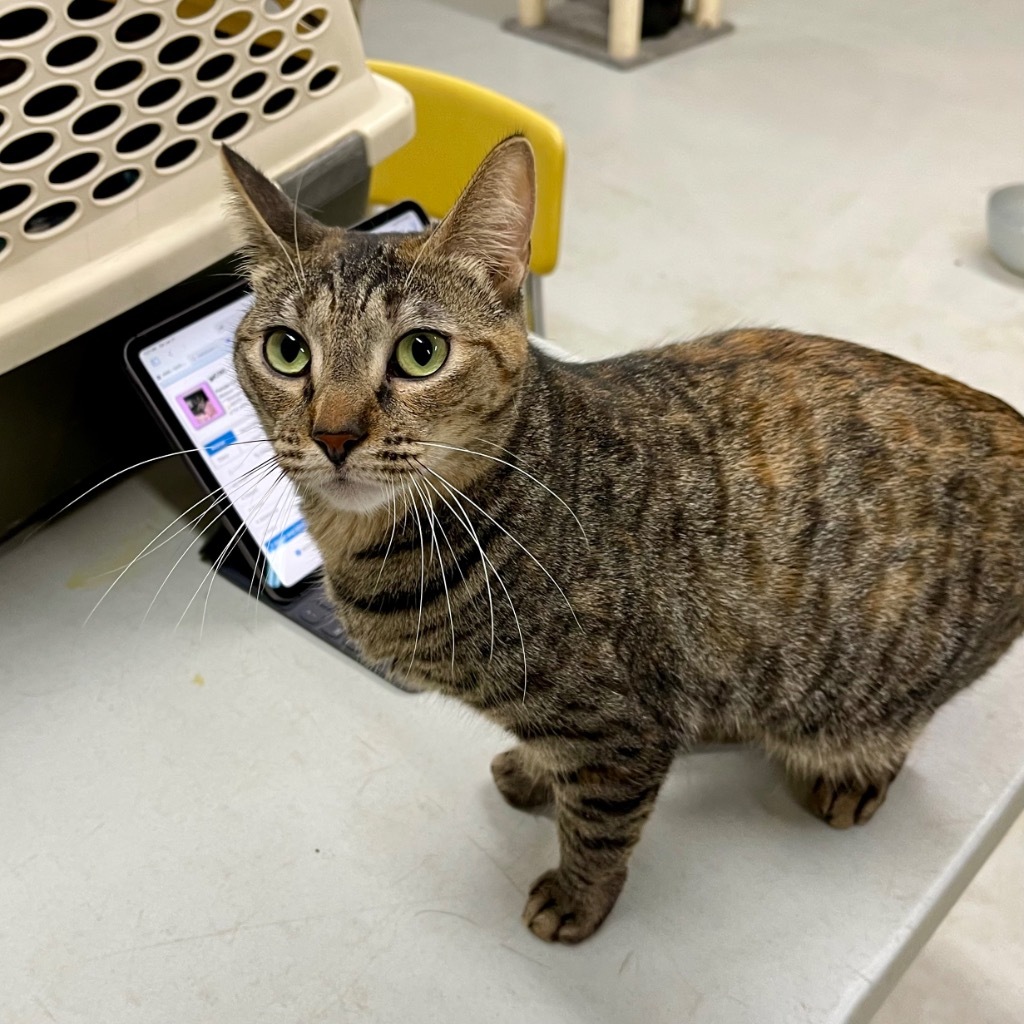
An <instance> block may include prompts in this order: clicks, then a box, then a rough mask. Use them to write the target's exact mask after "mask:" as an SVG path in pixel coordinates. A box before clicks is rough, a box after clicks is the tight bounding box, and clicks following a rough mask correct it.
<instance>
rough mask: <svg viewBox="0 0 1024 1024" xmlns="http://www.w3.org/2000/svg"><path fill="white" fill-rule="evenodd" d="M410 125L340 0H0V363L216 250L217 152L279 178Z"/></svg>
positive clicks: (16, 360)
mask: <svg viewBox="0 0 1024 1024" xmlns="http://www.w3.org/2000/svg"><path fill="white" fill-rule="evenodd" d="M353 132H357V133H358V134H359V136H361V138H362V140H363V142H364V145H365V151H366V157H367V161H368V163H369V164H370V165H373V164H376V163H378V162H379V161H380V160H382V159H383V158H384V157H385V156H387V155H388V154H389V153H391V152H393V151H394V150H395V149H397V148H398V147H399V146H400V145H402V144H403V143H404V142H405V141H407V139H408V138H410V137H411V135H412V132H413V109H412V102H411V99H410V97H409V96H408V94H407V93H406V92H405V91H404V90H402V89H401V88H400V87H398V86H396V85H395V84H394V83H392V82H389V81H387V80H385V79H382V78H378V77H376V76H374V75H371V74H370V73H369V71H368V70H367V69H366V66H365V63H364V56H363V50H362V43H361V40H360V37H359V31H358V27H357V25H356V21H355V18H354V17H353V14H352V9H351V7H350V5H349V3H348V0H248V2H241V0H13V2H12V0H0V373H2V372H5V371H6V370H9V369H11V368H12V367H14V366H17V365H19V364H20V363H23V362H26V361H27V360H29V359H31V358H33V357H34V356H37V355H39V354H41V353H42V352H46V351H48V350H49V349H52V348H55V347H56V346H58V345H60V344H63V343H64V342H65V341H68V340H69V339H71V338H73V337H76V336H77V335H79V334H82V333H83V332H84V331H87V330H90V329H91V328H94V327H96V326H98V325H99V324H102V323H104V322H105V321H106V320H108V319H110V318H111V317H113V316H115V315H117V314H119V313H122V312H124V311H125V310H127V309H130V308H131V307H132V306H134V305H136V304H137V303H139V302H141V301H143V300H145V299H147V298H150V297H152V296H153V295H156V294H158V293H159V292H161V291H163V290H165V289H166V288H168V287H170V286H172V285H173V284H175V283H176V282H178V281H180V280H182V279H183V278H185V277H188V276H189V275H191V274H193V273H195V272H196V271H198V270H200V269H202V268H203V267H205V266H208V265H209V264H211V263H213V262H215V261H216V260H218V259H220V258H222V257H224V256H226V255H227V254H228V253H229V252H230V251H231V249H232V247H233V246H232V235H231V232H230V227H229V224H228V222H227V219H226V217H225V211H224V199H223V189H222V172H221V169H220V162H219V157H218V149H219V146H220V144H221V143H222V142H228V143H230V144H231V145H232V146H237V147H238V149H239V150H240V151H241V152H242V153H244V154H245V156H246V157H247V158H249V159H250V160H252V161H253V162H254V163H255V164H257V165H258V166H259V167H261V168H262V169H263V170H265V171H267V172H268V173H269V174H270V175H271V176H273V177H277V178H280V177H282V176H285V175H287V174H288V173H289V172H290V171H294V170H295V169H297V168H299V167H302V166H303V165H305V164H306V163H308V162H309V161H310V160H311V159H313V158H314V157H316V156H317V155H318V154H321V153H323V152H324V151H326V150H328V149H331V148H332V147H333V146H335V145H336V144H337V143H339V141H340V140H342V139H344V138H345V137H346V136H348V135H350V134H351V133H353Z"/></svg>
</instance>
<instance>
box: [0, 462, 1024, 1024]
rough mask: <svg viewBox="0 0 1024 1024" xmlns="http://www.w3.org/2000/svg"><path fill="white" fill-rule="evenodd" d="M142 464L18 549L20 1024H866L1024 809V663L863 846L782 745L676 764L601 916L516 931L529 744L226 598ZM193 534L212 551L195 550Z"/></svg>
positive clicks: (7, 903) (926, 762) (527, 833)
mask: <svg viewBox="0 0 1024 1024" xmlns="http://www.w3.org/2000/svg"><path fill="white" fill-rule="evenodd" d="M190 493H191V491H190V486H189V483H188V481H187V480H186V479H185V478H184V476H183V471H182V470H181V469H180V468H173V467H164V468H162V469H155V470H151V471H148V472H146V473H143V474H140V475H137V476H135V477H132V478H130V479H128V480H125V481H124V482H123V483H121V484H119V485H118V486H116V487H114V488H113V489H112V490H110V491H108V492H106V493H104V494H102V495H100V496H99V497H98V498H97V499H96V500H94V501H92V502H89V503H87V504H85V505H83V506H82V507H80V508H79V509H78V510H77V511H74V512H73V513H71V514H69V515H67V516H65V517H64V518H63V519H61V520H59V521H58V522H56V523H55V524H54V525H52V526H51V527H49V528H47V529H46V530H44V531H42V532H41V533H39V534H38V535H36V536H35V537H33V538H31V539H29V540H28V541H27V542H24V543H22V542H19V541H15V542H14V543H13V544H9V545H8V546H7V547H6V548H5V549H4V550H3V551H2V552H0V572H2V575H3V579H4V607H3V627H2V630H3V650H4V659H3V660H4V670H3V676H2V682H0V778H2V779H3V782H2V784H0V821H3V822H4V841H3V843H2V844H0V906H3V907H4V908H5V910H4V914H3V916H2V918H0V1017H3V1019H5V1020H15V1021H31V1022H35V1021H49V1020H56V1021H59V1022H61V1024H64V1022H78V1021H82V1022H86V1021H95V1020H101V1019H103V1020H120V1019H124V1020H128V1019H131V1020H132V1021H135V1022H139V1024H148V1022H153V1024H156V1022H163V1021H168V1020H172V1019H173V1020H190V1021H217V1022H218V1024H235V1022H238V1024H251V1022H254V1021H260V1022H263V1021H266V1022H278V1021H279V1022H282V1024H284V1022H294V1021H296V1020H302V1021H310V1022H312V1021H319V1020H332V1021H333V1020H346V1019H358V1020H360V1021H369V1022H376V1021H381V1022H390V1021H399V1020H416V1021H451V1020H460V1021H462V1020H464V1021H474V1020H487V1021H495V1022H505V1021H508V1022H510V1024H511V1022H519V1021H522V1020H532V1021H537V1022H552V1024H556V1022H557V1024H563V1022H579V1024H604V1022H607V1024H627V1022H634V1021H635V1022H643V1024H655V1022H666V1024H667V1022H678V1021H680V1020H686V1021H692V1022H697V1024H701V1022H707V1024H741V1022H742V1024H755V1022H756V1024H775V1022H778V1024H804V1022H806V1024H823V1022H826V1021H827V1022H837V1024H838V1022H840V1021H847V1020H850V1021H855V1020H856V1021H863V1020H867V1019H868V1017H869V1015H870V1011H871V1010H872V1009H873V1008H874V1002H875V1000H876V999H877V998H880V997H881V995H883V994H884V991H885V990H886V989H887V987H888V983H889V981H890V980H892V979H893V978H894V977H895V975H896V973H898V971H897V967H898V965H899V963H900V961H901V960H902V959H903V958H906V957H909V956H910V955H912V953H913V952H914V951H915V950H916V949H917V948H918V947H919V946H920V944H921V943H922V942H923V941H924V940H925V939H926V938H927V934H928V933H929V932H930V930H931V928H932V927H934V925H935V924H936V923H937V922H938V920H939V919H940V918H941V915H942V914H943V913H944V912H945V910H946V909H947V908H948V906H949V905H950V904H951V903H952V901H953V900H954V899H955V897H956V896H957V895H958V894H959V891H960V889H961V888H962V886H963V885H964V884H966V882H967V881H968V880H969V877H970V875H971V874H972V873H973V872H974V870H976V869H977V867H978V865H979V863H980V862H981V860H982V859H983V858H984V855H985V854H987V852H988V851H989V850H990V849H991V848H992V847H993V846H994V845H995V843H996V842H997V841H998V839H999V838H1000V836H1001V835H1002V833H1003V832H1004V831H1005V829H1006V828H1007V827H1008V826H1009V824H1010V823H1011V821H1012V818H1013V816H1014V814H1015V813H1016V811H1017V810H1019V808H1020V805H1021V803H1022V797H1024V788H1022V786H1024V753H1022V750H1021V745H1020V742H1019V738H1020V736H1021V735H1024V687H1021V686H1020V684H1019V680H1020V677H1021V675H1022V671H1021V670H1022V668H1024V646H1021V645H1018V646H1017V647H1015V648H1014V649H1013V650H1012V651H1011V653H1010V654H1009V656H1008V657H1007V658H1006V659H1004V661H1003V662H1002V663H1001V664H1000V665H999V666H998V667H997V668H996V669H995V670H994V671H993V672H991V673H990V674H989V675H988V676H987V677H986V678H985V679H984V680H982V681H981V682H980V683H979V684H978V685H977V686H975V687H974V688H973V689H972V690H970V691H968V693H967V694H965V695H964V696H963V697H961V698H959V699H957V700H955V701H954V702H953V703H952V704H950V705H949V706H947V707H946V708H945V709H944V710H943V711H942V712H941V713H940V714H939V715H938V716H937V718H936V720H935V721H934V723H933V725H932V727H931V728H929V729H928V731H927V732H926V734H925V735H924V737H923V738H922V740H921V741H920V742H919V744H918V746H917V747H916V748H915V751H914V753H913V755H912V757H911V760H910V761H909V763H908V766H907V769H906V770H905V771H904V772H903V774H902V775H901V776H900V780H899V782H898V783H897V784H896V785H895V786H894V787H893V791H892V793H891V796H890V799H889V801H888V802H887V804H886V806H885V808H883V810H882V811H881V812H880V813H879V815H878V817H877V818H876V819H875V820H874V821H873V822H872V823H871V824H870V825H869V826H868V827H865V828H863V829H855V830H853V831H851V832H847V833H837V832H834V831H831V830H829V829H827V828H825V827H823V826H822V825H821V823H820V822H818V821H816V820H814V819H813V818H811V817H810V816H809V815H808V814H807V813H806V812H804V811H802V810H801V809H800V808H799V807H798V806H797V805H796V803H795V802H794V801H793V798H792V797H791V796H790V793H789V790H788V788H787V786H786V784H785V782H784V780H783V779H782V777H781V775H780V773H779V772H778V771H777V770H775V769H774V768H768V767H766V766H765V763H764V762H763V761H762V759H761V758H760V757H759V756H758V755H757V754H754V753H751V752H747V751H743V750H712V751H709V752H704V753H696V754H693V755H690V756H688V757H686V758H680V759H679V760H678V761H677V764H676V766H675V768H674V770H673V772H672V775H671V778H670V780H669V782H668V783H667V785H666V787H665V789H664V792H663V795H662V797H661V799H660V800H659V803H658V806H657V809H656V812H655V814H654V816H653V819H652V820H651V822H650V824H649V826H648V828H647V830H646V834H645V837H644V841H643V842H642V843H641V844H640V847H639V848H638V850H637V853H636V855H635V857H634V860H633V866H632V874H631V878H630V881H629V883H628V885H627V888H626V890H625V892H624V894H623V896H622V898H621V900H620V901H619V904H618V906H617V907H616V909H615V911H614V913H613V914H612V916H611V917H610V918H609V920H608V922H607V923H606V925H605V926H604V928H603V929H602V930H601V931H600V932H599V933H598V934H597V936H595V937H594V938H593V939H592V940H590V941H589V942H587V943H586V944H585V945H583V946H580V947H577V948H575V949H569V948H561V947H552V946H547V945H544V944H543V943H541V942H539V941H538V940H536V939H535V938H533V937H532V936H531V935H530V934H528V933H527V932H526V930H525V929H524V928H523V926H522V925H521V924H520V922H519V912H520V910H521V906H522V903H523V901H524V899H525V894H526V891H527V888H528V886H529V884H530V883H531V882H532V880H533V879H534V878H535V876H536V875H537V874H539V873H540V872H541V871H542V870H544V869H545V868H547V867H549V866H551V865H552V864H553V863H554V860H555V857H556V841H555V831H554V825H553V823H552V822H551V821H550V820H549V819H547V818H544V817H531V816H529V815H524V814H520V813H518V812H516V811H513V810H512V809H510V808H508V807H506V806H505V804H504V803H503V802H502V800H501V798H500V797H499V795H498V793H497V791H496V790H495V789H494V788H493V786H492V784H491V781H490V777H489V773H488V771H487V765H488V761H489V759H490V757H491V756H492V755H493V754H494V753H496V752H497V751H498V750H500V749H501V748H502V746H503V742H504V741H503V737H502V736H501V735H500V733H499V732H498V731H497V730H495V729H494V728H492V727H490V726H489V725H487V724H486V723H484V722H482V721H481V720H479V719H477V718H475V717H473V716H471V715H469V714H468V713H467V712H466V711H464V710H462V709H461V708H459V707H458V706H456V705H454V704H450V703H446V702H443V701H441V700H439V699H437V698H433V697H429V696H419V697H412V696H408V695H404V694H402V693H400V692H398V691H396V690H394V689H392V688H391V687H389V686H387V685H386V684H384V683H382V682H380V681H379V680H378V679H377V678H376V677H374V676H373V675H371V674H370V673H368V672H366V671H365V670H363V669H362V668H360V667H359V666H357V665H355V664H354V663H352V662H351V661H348V660H347V659H345V658H344V657H343V656H341V655H339V654H337V653H336V652H334V651H332V650H331V649H329V648H328V647H326V646H325V645H322V644H319V643H317V642H316V640H315V639H314V638H312V637H310V636H309V635H308V634H306V633H304V632H303V631H301V630H299V629H298V628H296V627H293V626H292V625H291V624H290V623H288V622H287V621H286V620H284V619H283V618H281V617H280V616H277V615H275V614H274V613H273V612H272V611H270V610H269V609H266V608H262V607H259V606H257V605H256V603H255V602H253V601H251V600H250V599H248V598H247V597H246V595H245V594H244V593H242V592H241V591H238V590H237V589H235V588H234V587H232V586H230V585H229V584H227V583H226V582H224V581H222V580H219V579H215V580H214V581H213V586H212V591H211V594H210V600H209V606H208V608H207V612H206V622H205V627H204V628H203V632H202V636H201V637H200V622H201V618H202V604H203V601H204V599H205V594H201V595H200V597H199V599H197V600H196V601H195V603H194V604H193V607H192V610H191V611H190V612H189V614H188V615H187V616H186V618H185V621H184V623H183V624H182V626H181V627H180V628H178V629H177V630H175V628H174V627H175V623H176V622H177V619H178V617H179V615H180V614H181V611H182V609H183V608H184V607H185V605H186V604H187V602H188V600H189V598H190V597H191V596H192V594H193V593H194V592H195V590H196V588H197V587H198V586H199V585H200V584H201V582H202V580H203V577H204V574H205V572H206V566H205V565H204V564H203V563H201V562H200V561H199V560H198V558H197V557H196V556H195V551H194V550H193V551H192V552H190V553H189V554H188V555H187V556H186V557H185V558H183V559H182V561H181V563H180V565H179V566H178V568H177V569H176V570H175V571H174V572H173V573H172V575H171V577H170V579H169V581H168V583H167V585H166V586H165V588H164V591H163V593H162V594H161V595H160V597H159V599H158V601H157V603H156V605H155V606H154V609H153V611H152V613H151V614H150V616H149V618H148V620H147V621H146V622H145V623H143V622H142V619H143V615H144V612H145V609H146V606H147V605H148V604H149V602H150V599H151V598H152V596H153V594H154V593H155V592H156V589H157V588H158V587H159V585H160V583H161V581H162V580H163V578H164V576H165V575H166V573H167V571H168V569H170V567H171V565H172V564H173V562H174V559H175V558H176V557H177V554H176V551H177V550H180V548H176V545H177V543H178V542H177V541H176V542H174V543H172V544H168V545H167V546H166V547H165V548H162V549H160V551H158V552H157V553H156V554H155V555H153V556H152V557H150V558H146V559H143V560H142V561H141V562H140V563H139V565H138V566H137V567H136V569H133V570H132V572H131V573H129V574H128V575H127V576H126V577H125V578H124V579H123V580H122V581H121V582H120V583H119V584H118V586H117V587H116V588H115V589H114V590H113V592H112V593H111V594H110V596H109V597H108V598H107V599H106V600H105V601H104V602H103V604H102V605H101V606H100V608H99V609H98V610H97V612H96V613H95V615H93V617H92V618H91V619H90V621H89V623H88V624H87V625H86V626H84V627H83V626H82V623H83V621H84V620H85V618H86V616H87V615H88V614H89V611H90V609H91V608H92V606H93V605H94V604H95V602H96V600H97V599H98V598H99V596H100V595H101V594H102V593H103V589H104V588H105V586H106V585H107V583H108V582H109V580H110V579H111V578H112V577H111V576H109V575H105V574H107V573H109V571H110V570H112V569H114V568H116V567H117V566H119V565H121V564H122V563H123V561H124V560H125V558H126V556H130V555H131V554H132V553H134V552H135V551H137V550H138V549H139V548H140V547H141V546H143V545H144V544H145V542H146V541H147V540H148V539H149V538H150V537H151V536H152V535H153V534H154V533H155V532H157V531H158V530H159V529H160V528H162V527H163V526H164V525H166V524H167V523H168V522H170V520H171V519H172V518H173V517H174V516H175V515H177V514H178V512H179V511H181V510H182V509H183V508H184V507H185V504H184V503H185V502H186V501H188V500H189V497H188V496H189V494H190ZM183 539H184V535H183V537H182V538H179V541H180V540H183Z"/></svg>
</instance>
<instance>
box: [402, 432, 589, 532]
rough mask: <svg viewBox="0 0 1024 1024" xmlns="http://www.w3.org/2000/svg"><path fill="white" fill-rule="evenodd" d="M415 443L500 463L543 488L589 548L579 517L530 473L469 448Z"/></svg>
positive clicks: (429, 442) (433, 443)
mask: <svg viewBox="0 0 1024 1024" xmlns="http://www.w3.org/2000/svg"><path fill="white" fill-rule="evenodd" d="M415 443H416V444H422V445H426V446H427V447H428V448H445V449H447V450H448V451H451V452H462V453H463V454H464V455H475V456H477V458H480V459H487V460H488V461H489V462H498V463H501V465H503V466H508V468H509V469H512V470H515V472H517V473H521V474H522V475H523V476H525V477H526V478H527V479H528V480H532V481H533V482H534V483H535V484H537V486H538V487H543V488H544V490H545V491H547V492H548V494H550V495H551V497H552V498H554V499H555V500H556V501H558V502H561V504H562V505H563V506H564V507H565V510H566V511H567V512H568V513H569V515H571V516H572V517H573V519H575V520H576V525H577V526H578V527H579V528H580V533H581V534H582V535H583V539H584V540H585V541H586V543H587V547H588V548H589V547H590V538H589V537H587V531H586V530H584V529H583V524H582V523H581V522H580V520H579V517H578V516H577V515H576V513H575V512H573V510H572V509H571V508H570V507H569V505H568V504H567V503H566V501H565V499H564V498H562V497H560V496H559V495H558V494H556V493H555V492H554V491H553V490H551V488H550V487H548V485H547V484H546V483H544V481H543V480H538V479H537V477H535V476H534V475H533V474H532V473H527V472H526V470H525V469H522V468H520V467H519V466H517V465H515V464H514V463H512V462H508V461H507V460H506V459H499V458H498V457H497V456H496V455H486V454H484V452H475V451H473V450H472V449H471V448H458V447H456V446H455V445H453V444H438V443H437V442H434V441H417V442H415Z"/></svg>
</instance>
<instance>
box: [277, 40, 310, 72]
mask: <svg viewBox="0 0 1024 1024" xmlns="http://www.w3.org/2000/svg"><path fill="white" fill-rule="evenodd" d="M312 59H313V51H312V50H310V49H309V48H308V47H306V48H305V49H302V50H296V51H295V52H294V53H293V54H290V55H289V56H287V57H285V59H284V60H283V61H281V77H282V78H294V77H295V76H296V75H297V74H299V73H300V72H302V71H304V70H305V68H306V66H307V65H308V64H309V62H310V61H311V60H312Z"/></svg>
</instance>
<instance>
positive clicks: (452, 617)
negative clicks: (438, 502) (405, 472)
mask: <svg viewBox="0 0 1024 1024" xmlns="http://www.w3.org/2000/svg"><path fill="white" fill-rule="evenodd" d="M411 483H412V485H413V487H415V488H416V490H417V492H418V493H419V494H420V496H421V497H422V498H423V505H424V507H425V509H426V512H427V515H428V516H429V517H430V543H431V544H432V545H433V547H434V550H435V551H436V552H437V564H438V566H439V567H440V569H441V583H442V585H443V586H444V599H445V602H446V603H447V605H448V619H449V621H450V622H451V625H452V671H454V670H455V615H454V613H453V612H452V600H451V596H450V594H449V593H448V579H447V577H446V576H445V572H444V559H443V558H442V557H441V548H440V547H439V545H438V543H437V537H436V535H435V527H437V528H438V529H440V526H441V524H440V523H439V522H438V521H437V516H436V515H435V514H434V509H433V506H432V505H431V503H430V495H428V494H425V493H424V492H423V491H422V490H420V486H419V484H418V483H417V482H416V481H415V480H412V481H411ZM449 546H450V545H449ZM454 557H455V552H454V551H453V552H452V558H453V559H454ZM456 564H457V563H456Z"/></svg>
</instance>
